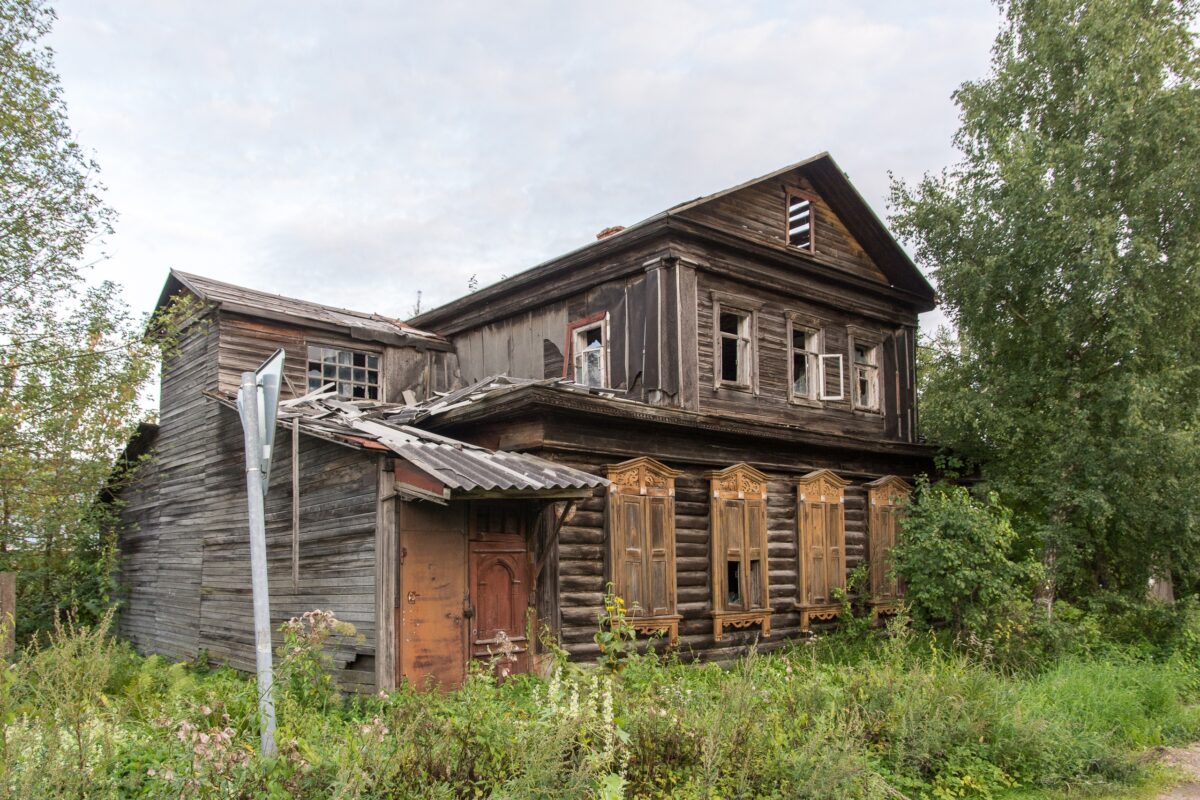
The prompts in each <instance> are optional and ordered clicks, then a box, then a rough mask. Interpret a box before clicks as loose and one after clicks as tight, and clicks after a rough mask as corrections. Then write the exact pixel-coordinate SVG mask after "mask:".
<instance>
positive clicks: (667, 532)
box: [608, 458, 683, 641]
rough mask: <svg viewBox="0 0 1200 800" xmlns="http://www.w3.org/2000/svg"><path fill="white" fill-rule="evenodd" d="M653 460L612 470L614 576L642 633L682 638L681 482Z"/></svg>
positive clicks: (611, 564)
mask: <svg viewBox="0 0 1200 800" xmlns="http://www.w3.org/2000/svg"><path fill="white" fill-rule="evenodd" d="M681 474H683V473H681V472H679V471H678V470H673V469H671V468H670V467H667V466H665V465H664V464H661V463H659V462H658V461H655V460H654V459H652V458H635V459H633V460H631V461H625V462H622V463H620V464H614V465H612V466H610V467H608V479H609V481H611V484H610V486H609V493H608V542H609V576H610V580H612V582H613V588H614V591H615V592H616V593H617V595H618V596H619V597H621V598H623V599H624V600H625V604H626V608H627V609H628V612H627V613H628V615H629V622H630V624H631V625H632V626H633V627H634V628H635V629H636V630H639V631H642V632H652V631H664V632H666V634H667V635H668V637H669V638H670V640H671V641H675V640H676V639H677V638H678V635H679V620H680V617H679V615H678V614H677V613H676V593H675V479H676V478H677V477H679V476H680V475H681Z"/></svg>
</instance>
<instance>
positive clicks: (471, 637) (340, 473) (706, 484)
mask: <svg viewBox="0 0 1200 800" xmlns="http://www.w3.org/2000/svg"><path fill="white" fill-rule="evenodd" d="M176 293H185V294H191V295H194V296H195V297H197V298H198V299H199V300H200V301H201V302H202V304H203V309H204V310H203V311H202V312H200V313H199V314H198V315H197V317H196V319H195V322H194V323H193V324H192V325H191V326H190V327H189V328H188V329H187V333H186V336H185V338H184V341H183V344H182V347H181V348H180V349H179V352H178V353H177V354H175V355H173V356H172V357H171V358H170V360H169V361H168V363H166V364H165V365H164V370H163V378H162V393H161V404H162V410H161V416H160V421H159V423H158V426H157V428H156V429H147V431H146V433H145V434H144V435H143V436H142V437H141V440H140V441H141V444H140V445H139V448H138V449H141V450H146V449H152V450H153V453H154V454H155V455H154V460H153V462H152V464H151V465H150V466H149V467H147V468H145V469H143V470H142V471H141V472H140V473H139V474H138V477H137V480H136V482H135V484H134V485H132V486H130V487H129V488H128V489H126V490H124V491H123V493H122V500H123V502H124V508H123V510H122V517H123V523H124V524H123V526H122V530H121V534H120V549H121V572H122V577H123V579H124V581H125V583H126V585H127V587H128V592H129V593H128V599H127V602H126V606H125V610H124V612H123V614H122V617H121V630H122V632H123V633H124V634H125V635H126V636H128V637H129V638H130V639H131V640H133V642H134V643H135V645H137V646H138V647H139V648H141V649H143V650H146V651H154V652H160V653H164V654H167V655H170V656H176V657H192V656H194V655H195V654H196V653H197V652H198V651H199V650H201V649H203V650H206V651H207V652H208V654H209V657H210V658H211V659H212V660H214V661H216V662H222V663H230V664H233V665H235V666H240V667H245V668H250V667H251V666H252V664H253V647H252V638H253V630H252V626H251V624H250V613H251V611H250V592H249V570H250V567H249V558H248V544H247V536H246V527H245V502H244V483H243V474H242V469H243V462H242V453H241V432H240V427H239V422H238V418H237V415H236V413H235V412H234V411H233V410H232V408H231V397H232V394H233V393H234V392H235V391H236V388H237V385H238V378H239V374H240V372H241V371H243V370H247V369H251V368H253V367H254V366H255V365H256V364H257V363H258V362H259V361H261V360H262V359H263V358H264V357H266V356H267V355H269V354H270V353H271V352H272V351H273V350H274V349H275V348H277V347H284V348H285V349H286V350H287V353H288V363H287V370H286V374H287V378H288V383H289V386H288V389H289V390H288V391H287V392H285V398H287V399H286V400H285V402H284V404H283V408H282V410H281V418H280V420H281V421H280V425H281V426H282V428H281V430H280V432H279V433H278V434H277V442H282V443H284V444H282V445H278V444H277V448H279V449H280V450H282V452H281V453H280V454H279V456H278V457H277V459H276V463H275V466H274V468H273V472H272V479H271V481H272V489H271V493H270V495H269V496H268V501H267V503H268V505H267V520H268V550H269V553H268V556H269V566H270V582H271V603H272V608H271V610H272V614H273V616H274V618H275V619H276V621H278V622H282V621H284V620H286V619H287V618H289V617H291V616H295V615H297V614H299V613H301V612H303V611H305V610H308V609H311V608H316V607H319V608H330V609H332V610H334V611H335V612H336V613H337V614H338V616H339V617H340V618H343V619H346V620H349V621H350V622H353V623H354V624H355V625H356V626H357V627H358V629H359V631H360V632H361V633H362V634H363V640H362V641H359V642H346V643H343V644H342V645H341V646H340V647H339V649H338V651H337V655H336V662H337V666H338V668H339V679H340V680H341V681H342V682H343V683H344V684H345V685H347V686H364V687H378V688H387V687H390V686H394V685H395V684H396V683H397V682H398V681H402V680H410V681H415V682H419V683H423V682H425V681H428V680H434V681H437V682H440V683H441V684H442V685H453V684H455V683H456V682H458V681H460V680H461V679H462V676H463V674H464V665H465V664H466V663H467V662H468V660H469V659H471V658H479V657H490V656H494V655H495V654H496V653H498V652H501V651H503V652H504V653H505V654H506V655H505V659H506V660H507V661H508V668H510V669H527V668H529V667H530V666H531V665H532V664H533V662H534V656H535V655H536V648H537V644H536V632H537V631H539V630H541V629H543V628H545V629H549V631H550V632H551V633H552V635H553V636H555V637H557V639H558V640H559V641H560V642H561V644H562V646H563V647H565V648H566V649H567V650H568V651H569V652H570V653H571V654H572V655H574V656H577V657H581V658H586V657H590V656H591V655H593V654H594V652H595V645H594V643H593V640H592V636H593V634H594V632H595V628H596V617H597V613H598V611H599V610H600V608H601V605H602V599H603V595H604V591H605V587H606V584H607V583H609V582H611V583H612V584H613V585H614V587H615V589H616V591H617V593H618V594H620V595H621V596H622V597H624V598H625V600H626V602H627V603H628V604H629V606H630V607H631V610H632V611H631V614H632V617H631V618H632V620H633V622H634V624H635V626H636V627H637V628H638V629H639V630H641V631H643V632H645V633H659V634H661V636H662V637H663V640H664V642H668V643H670V644H672V645H674V646H676V647H678V648H680V649H681V650H682V651H683V652H684V653H686V654H691V655H696V656H699V657H717V658H719V657H725V656H729V655H733V654H736V653H738V652H741V651H743V650H744V648H745V647H746V646H747V645H748V644H750V643H752V642H758V644H759V646H760V647H769V646H772V645H773V644H774V643H777V642H780V641H783V640H785V639H786V638H788V637H795V636H797V635H800V634H801V633H802V632H803V631H805V630H807V629H808V628H809V627H810V626H811V625H812V623H813V621H816V620H827V619H830V618H832V617H834V616H836V614H837V613H838V610H839V608H840V604H839V603H838V601H837V599H836V590H837V589H838V588H839V587H843V586H844V585H845V581H846V574H847V570H849V569H851V568H853V567H855V566H856V565H858V564H859V563H862V562H864V561H866V562H868V563H869V564H870V566H871V569H870V576H871V581H870V587H871V588H870V592H871V597H870V598H869V599H870V600H871V602H872V603H873V604H874V605H875V606H876V608H877V609H878V610H879V611H880V612H886V611H887V610H888V609H889V608H890V607H891V606H892V605H893V604H894V602H895V600H896V597H897V596H898V594H899V593H900V591H901V589H902V587H898V586H897V585H896V583H895V581H893V580H891V577H890V575H889V572H888V569H887V567H886V564H887V558H888V550H889V548H890V547H891V545H892V543H894V541H895V518H896V514H897V513H898V512H899V510H900V508H901V506H902V498H903V497H904V496H905V495H906V493H907V492H908V486H909V483H908V481H909V480H911V478H912V477H913V476H914V475H916V474H918V473H920V472H924V471H927V470H928V469H929V468H930V455H931V453H930V448H929V447H928V446H926V445H925V444H923V443H922V442H921V441H920V440H919V438H918V435H917V409H916V382H915V339H916V328H917V315H918V313H920V312H921V311H925V310H929V309H931V308H932V307H933V305H934V299H933V298H934V294H933V291H932V289H931V288H930V286H929V284H928V283H927V282H926V281H925V280H924V278H923V277H922V276H921V274H920V273H919V271H918V270H917V269H916V268H915V266H914V265H913V264H912V262H911V261H910V259H909V258H908V257H907V255H906V254H905V253H904V251H903V250H902V249H901V248H900V247H899V246H898V245H897V243H896V242H895V241H894V239H893V238H892V237H891V235H890V234H889V233H888V231H887V230H886V228H885V227H884V226H883V224H882V223H881V222H880V221H879V219H878V218H877V217H876V216H875V214H874V213H873V212H872V211H871V209H870V208H869V206H868V205H867V204H866V202H865V201H864V200H863V199H862V197H861V196H860V195H859V194H858V192H857V191H856V190H855V189H854V187H853V186H852V185H851V184H850V182H849V181H848V180H847V178H846V176H845V175H844V174H843V173H842V171H841V169H840V168H839V167H838V166H837V164H836V163H835V162H834V161H833V159H832V158H831V157H830V156H829V155H827V154H822V155H819V156H816V157H814V158H811V159H809V160H807V161H804V162H801V163H799V164H795V165H792V166H789V167H786V168H784V169H781V170H779V171H777V172H774V173H772V174H770V175H766V176H764V177H762V178H758V179H756V180H753V181H750V182H748V183H745V184H742V185H740V186H736V187H733V188H731V189H727V190H725V191H723V192H719V193H717V194H714V195H710V196H707V197H703V198H700V199H697V200H694V201H691V202H688V203H683V204H681V205H679V206H676V207H674V208H671V209H669V210H667V211H665V212H662V213H660V214H658V215H655V216H653V217H651V218H649V219H647V220H644V221H642V222H640V223H638V224H636V225H631V226H629V227H627V228H615V229H606V230H605V231H603V232H602V235H601V236H600V237H598V238H597V240H596V241H594V242H592V243H590V244H588V245H587V246H585V247H582V248H579V249H578V250H575V251H573V252H570V253H567V254H566V255H564V256H561V257H559V258H556V259H553V260H551V261H548V262H546V263H544V264H541V265H539V266H536V267H534V268H532V269H530V270H528V271H526V272H523V273H521V274H518V275H516V276H514V277H511V278H508V279H505V280H503V281H501V282H499V283H497V284H494V285H492V286H489V287H486V288H483V289H480V290H478V291H476V292H474V293H472V294H470V295H468V296H465V297H463V298H461V299H459V300H456V301H454V302H452V303H449V304H447V305H445V306H442V307H441V308H437V309H434V310H432V311H429V312H426V313H424V314H422V315H420V316H418V317H416V318H414V319H412V320H410V321H408V322H407V323H402V322H399V321H396V320H390V319H386V318H383V317H380V316H378V315H372V314H362V313H357V312H351V311H345V310H341V309H333V308H329V307H326V306H320V305H317V304H313V303H306V302H302V301H297V300H291V299H287V298H281V297H277V296H274V295H268V294H265V293H261V292H254V291H251V290H247V289H241V288H238V287H233V286H230V285H228V284H222V283H219V282H216V281H211V280H207V279H203V278H200V277H197V276H193V275H186V274H183V273H178V272H173V273H172V274H171V277H170V278H169V279H168V282H167V286H166V288H165V289H164V293H163V302H166V300H167V299H168V298H169V297H171V296H172V295H174V294H176ZM365 294H366V292H365V291H364V295H365Z"/></svg>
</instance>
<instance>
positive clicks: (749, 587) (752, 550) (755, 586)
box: [708, 464, 771, 641]
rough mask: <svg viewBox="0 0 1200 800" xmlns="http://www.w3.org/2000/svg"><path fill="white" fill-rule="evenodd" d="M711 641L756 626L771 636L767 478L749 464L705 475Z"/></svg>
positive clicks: (763, 633) (719, 639)
mask: <svg viewBox="0 0 1200 800" xmlns="http://www.w3.org/2000/svg"><path fill="white" fill-rule="evenodd" d="M708 478H709V480H710V482H711V483H710V485H711V502H710V506H709V509H710V511H709V531H710V546H709V552H710V554H711V564H710V567H711V573H710V580H711V583H712V593H713V596H712V606H713V610H712V615H713V638H714V639H716V640H717V641H721V639H722V638H723V636H724V631H725V628H726V627H737V628H745V627H747V626H749V625H752V624H757V625H758V626H759V627H760V628H761V629H762V635H763V636H770V635H771V597H770V570H769V564H768V553H767V480H768V479H767V476H766V475H764V474H763V473H761V472H759V471H758V470H756V469H754V467H751V466H750V465H748V464H737V465H735V466H732V467H729V468H728V469H723V470H721V471H719V472H710V473H708Z"/></svg>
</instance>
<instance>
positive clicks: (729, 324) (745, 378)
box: [717, 306, 754, 389]
mask: <svg viewBox="0 0 1200 800" xmlns="http://www.w3.org/2000/svg"><path fill="white" fill-rule="evenodd" d="M753 328H754V326H753V317H752V316H751V315H750V313H749V312H748V311H739V310H736V309H732V308H721V307H719V306H718V308H717V377H718V383H719V384H720V385H723V386H733V387H737V388H745V389H748V388H750V381H751V369H752V368H753V363H754V336H753Z"/></svg>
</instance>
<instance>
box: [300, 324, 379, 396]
mask: <svg viewBox="0 0 1200 800" xmlns="http://www.w3.org/2000/svg"><path fill="white" fill-rule="evenodd" d="M313 349H317V350H336V351H341V352H346V353H350V369H351V379H350V381H349V383H350V385H351V392H353V388H354V385H356V384H357V385H361V386H364V387H366V388H368V389H369V388H370V386H371V384H370V383H367V382H365V381H355V380H354V379H353V370H355V369H358V367H355V366H354V356H355V355H362V356H365V357H366V358H368V359H369V358H375V359H376V364H377V366H376V367H375V369H374V370H373V371H374V372H375V373H376V378H375V380H376V383H375V389H376V390H377V395H378V396H377V397H376V398H374V399H371V398H369V397H357V398H356V397H354V396H353V394H351V396H349V397H344V396H342V395H341V394H338V395H337V398H338V399H339V400H345V401H348V402H352V403H359V402H369V403H385V402H387V398H386V397H385V393H384V386H385V382H384V369H383V362H384V354H383V352H382V351H380V350H374V349H371V348H366V347H347V346H346V344H345V343H344V342H334V341H328V340H321V339H305V341H304V387H305V388H304V393H305V394H308V393H310V392H314V391H317V390H318V389H320V388H321V386H324V385H326V384H327V383H330V382H332V383H333V384H334V391H335V392H336V391H337V384H339V383H342V381H341V380H340V379H336V378H335V379H333V380H332V381H329V380H326V379H325V378H324V375H322V378H321V383H320V385H319V386H317V387H316V388H315V389H314V388H312V387H311V386H310V384H309V382H310V381H311V380H312V379H311V378H310V377H309V375H308V373H309V369H310V365H311V364H312V363H313V360H312V358H311V351H312V350H313ZM319 363H321V364H322V366H324V361H323V360H322V361H321V362H319ZM338 366H341V365H338ZM361 369H364V370H367V371H372V370H371V367H370V366H364V367H362V368H361ZM323 372H324V370H322V373H323Z"/></svg>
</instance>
